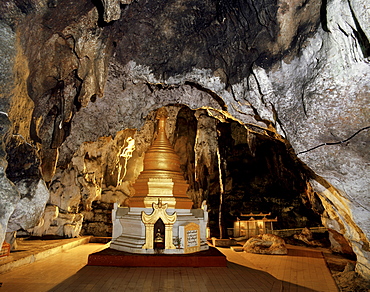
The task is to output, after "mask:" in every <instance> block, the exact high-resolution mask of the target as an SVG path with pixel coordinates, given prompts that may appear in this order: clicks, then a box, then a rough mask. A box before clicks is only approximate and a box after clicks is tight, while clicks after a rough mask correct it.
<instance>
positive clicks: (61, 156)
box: [0, 0, 370, 278]
mask: <svg viewBox="0 0 370 292" xmlns="http://www.w3.org/2000/svg"><path fill="white" fill-rule="evenodd" d="M369 10H370V6H369V4H368V3H367V1H365V0H349V1H346V2H344V1H339V0H332V1H318V0H309V1H290V0H286V1H283V0H281V1H272V0H263V1H262V0H261V1H252V0H248V1H240V0H233V1H227V0H222V1H211V0H207V1H200V0H192V1H185V0H171V1H149V0H143V1H141V0H140V1H129V0H121V1H118V0H104V1H99V0H94V1H77V0H69V1H67V0H58V1H50V0H48V1H47V0H5V1H2V2H1V3H0V56H1V58H0V107H1V108H0V119H1V128H0V135H1V139H0V142H1V145H0V162H1V163H0V185H1V188H0V242H2V241H3V240H4V238H5V235H6V234H7V235H8V236H9V234H14V232H16V231H22V232H25V231H27V232H29V233H30V234H34V235H42V234H54V235H58V236H78V234H94V235H97V236H109V235H110V232H111V221H110V220H111V218H110V210H111V208H112V204H113V203H114V202H118V203H120V204H124V203H125V200H126V199H127V198H129V197H130V196H132V194H133V189H132V183H133V182H134V181H135V178H136V177H137V176H138V174H139V173H140V171H141V168H142V161H143V155H144V153H145V150H146V149H147V148H148V147H149V145H150V143H151V142H152V141H153V138H154V137H153V136H154V135H155V133H156V121H155V110H157V109H158V108H160V107H163V106H166V108H167V110H168V111H169V114H170V115H169V119H168V123H167V135H168V137H169V139H170V141H171V143H172V145H173V146H174V148H175V151H176V152H177V153H178V154H179V155H180V159H181V165H182V169H183V171H184V175H185V179H186V180H187V181H188V182H189V184H190V188H189V191H188V195H189V196H190V197H191V198H192V200H193V203H194V207H195V208H198V207H200V205H201V203H202V202H203V200H207V205H208V210H209V218H210V222H209V223H210V228H211V232H212V234H213V235H214V236H219V235H220V233H223V234H225V233H226V231H225V229H226V228H227V227H231V226H230V224H231V223H232V220H235V218H236V217H237V216H238V215H239V214H240V213H248V212H252V211H256V212H260V211H262V212H270V211H271V212H272V213H273V215H275V216H278V218H279V222H278V223H279V228H291V227H305V226H317V225H319V224H323V225H324V226H326V227H327V228H329V230H332V232H331V238H332V240H333V242H332V244H333V245H335V243H338V241H340V240H345V241H347V242H348V243H349V245H350V246H351V248H352V250H353V251H354V253H355V254H356V256H357V265H356V270H357V272H359V273H360V274H362V275H363V276H364V277H366V278H370V270H369V266H370V247H369V239H370V223H369V222H370V220H369V219H370V216H369V214H370V212H369V209H370V206H369V193H370V178H369V175H368V174H369V165H370V164H369V160H370V154H369V147H368V145H369V140H370V139H369V126H370V122H369V117H370V113H369V96H370V94H369V93H370V88H369V86H370V76H369V75H370V65H369V55H370V43H369V39H370V27H369V23H370V19H369V18H370V17H369V15H370V13H369ZM129 137H131V138H134V139H135V151H134V152H133V153H132V157H130V158H129V159H127V160H125V158H123V157H120V156H119V155H120V154H121V153H122V151H123V150H124V148H125V147H127V145H128V142H127V141H128V140H127V139H128V138H129ZM119 174H121V175H120V177H119ZM123 174H124V176H123ZM222 190H223V192H222V205H221V210H222V212H221V214H222V216H221V220H222V223H223V224H222V225H223V229H224V230H222V231H221V232H220V230H219V228H218V220H219V208H220V192H221V191H222ZM334 235H335V236H334ZM340 236H343V238H341V239H338V240H337V241H335V240H334V239H333V238H334V237H336V238H340Z"/></svg>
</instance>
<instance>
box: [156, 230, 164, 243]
mask: <svg viewBox="0 0 370 292" xmlns="http://www.w3.org/2000/svg"><path fill="white" fill-rule="evenodd" d="M154 242H157V243H158V242H164V240H163V236H162V234H161V230H160V229H159V228H158V230H157V233H156V234H155V238H154Z"/></svg>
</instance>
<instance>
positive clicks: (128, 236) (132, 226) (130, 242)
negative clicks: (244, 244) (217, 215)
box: [110, 204, 208, 254]
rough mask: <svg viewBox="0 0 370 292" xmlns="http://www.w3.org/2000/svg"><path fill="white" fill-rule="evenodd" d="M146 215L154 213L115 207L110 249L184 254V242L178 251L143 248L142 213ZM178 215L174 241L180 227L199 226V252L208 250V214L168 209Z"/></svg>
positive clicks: (144, 238) (145, 252) (148, 210)
mask: <svg viewBox="0 0 370 292" xmlns="http://www.w3.org/2000/svg"><path fill="white" fill-rule="evenodd" d="M142 211H144V212H145V213H146V214H151V213H152V212H153V209H152V208H127V207H125V208H121V207H117V205H116V204H115V205H114V209H113V211H112V219H113V220H112V221H113V234H112V242H111V244H110V248H112V249H116V250H120V251H125V252H129V253H137V254H156V253H161V254H184V253H186V252H185V250H186V249H185V248H184V242H183V240H184V239H182V244H181V245H180V246H179V248H176V249H158V250H155V249H145V248H142V247H143V246H144V244H145V240H146V236H145V225H144V223H143V222H142V221H141V212H142ZM174 212H176V214H177V220H176V222H175V223H174V224H173V239H175V238H176V237H178V236H179V229H180V226H185V225H187V224H189V223H195V224H198V225H199V230H200V234H199V237H200V246H199V251H203V250H207V249H208V244H207V238H206V226H207V221H208V213H207V212H206V211H203V210H202V209H193V210H189V209H167V213H168V214H169V215H172V214H173V213H174Z"/></svg>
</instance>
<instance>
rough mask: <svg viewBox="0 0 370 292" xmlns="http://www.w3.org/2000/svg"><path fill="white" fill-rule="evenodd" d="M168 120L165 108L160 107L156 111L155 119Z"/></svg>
mask: <svg viewBox="0 0 370 292" xmlns="http://www.w3.org/2000/svg"><path fill="white" fill-rule="evenodd" d="M167 118H168V112H167V110H166V108H165V107H161V108H159V109H158V110H157V116H156V119H157V120H160V119H167Z"/></svg>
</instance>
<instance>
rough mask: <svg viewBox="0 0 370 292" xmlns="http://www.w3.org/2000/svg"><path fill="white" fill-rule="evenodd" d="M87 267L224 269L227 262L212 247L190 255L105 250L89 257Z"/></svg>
mask: <svg viewBox="0 0 370 292" xmlns="http://www.w3.org/2000/svg"><path fill="white" fill-rule="evenodd" d="M87 265H88V266H112V267H226V265H227V261H226V256H224V255H223V254H222V253H221V252H220V251H218V250H217V249H216V248H214V247H209V250H206V251H200V252H196V253H190V254H181V255H179V254H132V253H128V252H123V251H118V250H115V249H111V248H107V249H104V250H102V251H100V252H97V253H93V254H90V255H89V258H88V263H87Z"/></svg>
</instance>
